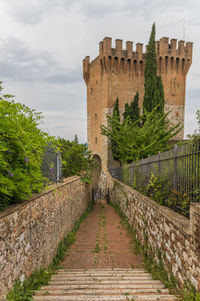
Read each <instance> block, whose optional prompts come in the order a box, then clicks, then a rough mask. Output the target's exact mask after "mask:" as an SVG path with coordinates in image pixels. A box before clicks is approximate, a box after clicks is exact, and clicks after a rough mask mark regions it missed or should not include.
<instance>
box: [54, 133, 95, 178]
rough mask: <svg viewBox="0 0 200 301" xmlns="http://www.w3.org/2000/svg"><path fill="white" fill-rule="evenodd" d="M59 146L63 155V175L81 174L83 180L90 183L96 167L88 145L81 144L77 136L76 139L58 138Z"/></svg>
mask: <svg viewBox="0 0 200 301" xmlns="http://www.w3.org/2000/svg"><path fill="white" fill-rule="evenodd" d="M58 146H59V148H60V152H61V157H62V166H63V168H62V174H63V177H65V178H67V177H70V176H74V175H80V176H81V180H82V181H83V182H84V183H86V184H89V183H90V181H91V176H92V170H93V169H94V161H93V159H92V153H91V152H90V151H88V149H87V145H86V144H80V143H79V142H78V138H77V136H75V139H74V141H69V140H66V139H64V138H58Z"/></svg>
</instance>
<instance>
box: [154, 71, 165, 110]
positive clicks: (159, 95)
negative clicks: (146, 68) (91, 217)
mask: <svg viewBox="0 0 200 301" xmlns="http://www.w3.org/2000/svg"><path fill="white" fill-rule="evenodd" d="M156 88H157V89H156V95H155V97H154V104H153V107H155V106H157V105H159V106H158V112H159V113H164V104H165V97H164V89H163V83H162V78H161V76H157V77H156Z"/></svg>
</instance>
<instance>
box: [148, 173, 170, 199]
mask: <svg viewBox="0 0 200 301" xmlns="http://www.w3.org/2000/svg"><path fill="white" fill-rule="evenodd" d="M172 187H173V186H172V183H170V182H169V181H168V180H167V179H165V178H160V177H156V176H155V175H154V174H153V173H152V174H151V178H150V180H149V184H148V185H147V187H146V194H147V195H148V196H150V197H151V198H152V199H154V200H155V201H156V202H157V203H159V204H160V205H165V204H166V202H167V199H168V198H169V197H170V195H171V192H172Z"/></svg>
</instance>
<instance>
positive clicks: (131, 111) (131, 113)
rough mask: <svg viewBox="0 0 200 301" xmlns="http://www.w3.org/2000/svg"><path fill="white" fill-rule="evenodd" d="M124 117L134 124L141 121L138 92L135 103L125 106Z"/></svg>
mask: <svg viewBox="0 0 200 301" xmlns="http://www.w3.org/2000/svg"><path fill="white" fill-rule="evenodd" d="M123 115H124V119H126V118H127V117H129V118H130V120H131V121H132V122H135V121H137V120H139V117H140V109H139V93H138V92H136V94H135V97H134V99H133V101H132V102H131V103H130V105H129V104H128V103H126V104H125V110H124V113H123Z"/></svg>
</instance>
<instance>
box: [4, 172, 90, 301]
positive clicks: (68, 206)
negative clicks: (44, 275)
mask: <svg viewBox="0 0 200 301" xmlns="http://www.w3.org/2000/svg"><path fill="white" fill-rule="evenodd" d="M88 200H89V188H88V187H87V186H86V185H85V184H84V183H82V182H81V180H80V178H79V177H71V178H68V179H66V180H65V181H64V183H62V184H58V185H56V186H52V187H50V188H49V189H48V191H46V192H43V193H41V194H39V195H35V196H34V197H33V198H32V199H30V200H29V201H27V202H25V203H23V204H20V205H16V206H11V207H10V208H9V209H7V210H5V211H3V212H0V300H4V298H5V296H6V293H7V291H8V290H9V289H10V288H11V287H12V286H13V283H14V282H15V280H16V279H21V280H23V279H24V277H25V276H30V275H31V274H32V273H33V271H35V270H38V269H40V268H41V267H47V266H48V265H49V264H50V262H51V261H52V259H53V257H54V255H55V252H56V250H57V246H58V243H59V241H60V240H61V239H62V238H63V237H64V236H65V235H66V234H67V233H68V232H69V231H70V230H71V229H72V228H73V225H74V223H75V221H77V220H78V219H79V217H80V216H81V214H82V213H83V212H84V211H85V209H86V207H87V205H88Z"/></svg>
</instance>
